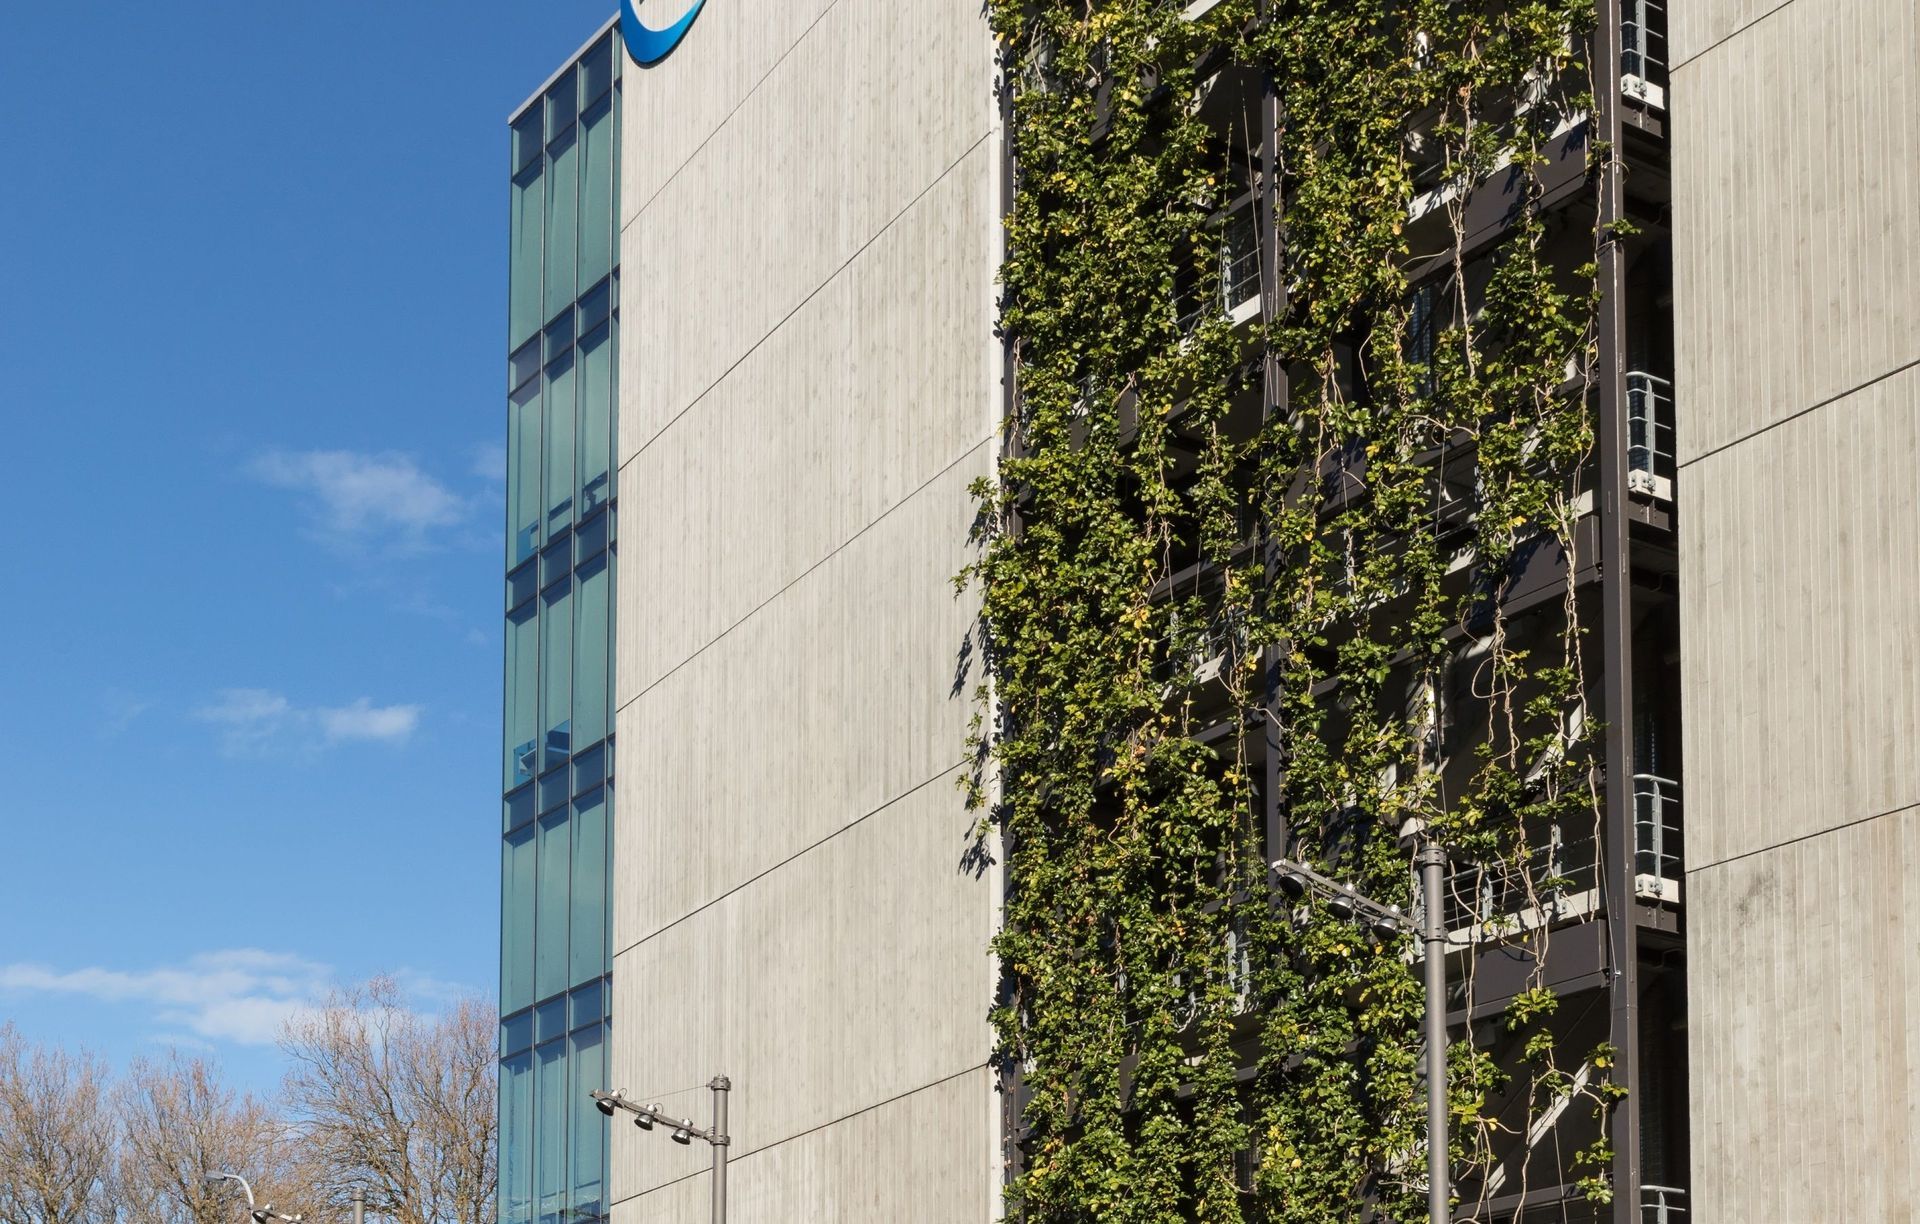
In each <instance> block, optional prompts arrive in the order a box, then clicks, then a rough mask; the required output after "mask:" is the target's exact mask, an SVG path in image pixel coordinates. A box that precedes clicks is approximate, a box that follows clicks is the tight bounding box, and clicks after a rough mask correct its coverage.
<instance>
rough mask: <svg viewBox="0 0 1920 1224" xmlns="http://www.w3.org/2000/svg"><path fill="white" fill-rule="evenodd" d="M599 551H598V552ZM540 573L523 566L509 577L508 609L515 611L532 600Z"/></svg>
mask: <svg viewBox="0 0 1920 1224" xmlns="http://www.w3.org/2000/svg"><path fill="white" fill-rule="evenodd" d="M596 551H597V550H596ZM537 577H539V573H538V572H537V571H536V570H535V568H534V567H533V566H531V565H523V566H521V567H520V568H519V569H517V570H515V571H513V572H512V573H511V574H508V575H507V607H508V609H513V608H517V607H519V606H520V605H521V604H523V603H525V602H527V601H528V600H529V599H532V598H533V596H534V592H535V591H537V590H538V589H539V584H538V583H536V582H534V579H535V578H537Z"/></svg>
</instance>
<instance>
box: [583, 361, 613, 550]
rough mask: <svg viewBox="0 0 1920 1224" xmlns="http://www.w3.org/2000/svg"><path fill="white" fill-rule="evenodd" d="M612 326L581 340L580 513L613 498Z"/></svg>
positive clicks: (590, 511)
mask: <svg viewBox="0 0 1920 1224" xmlns="http://www.w3.org/2000/svg"><path fill="white" fill-rule="evenodd" d="M611 337H612V331H611V330H610V329H609V328H605V327H602V328H597V329H595V330H594V331H592V332H589V333H588V334H587V336H586V337H585V338H584V339H582V340H581V341H580V364H581V377H580V515H581V517H582V518H584V517H586V516H587V515H589V514H592V513H593V512H594V511H595V510H597V509H599V508H600V507H601V506H602V505H604V504H606V503H607V502H608V501H609V500H611V499H612V497H613V474H612V466H613V465H612V459H613V344H612V342H611Z"/></svg>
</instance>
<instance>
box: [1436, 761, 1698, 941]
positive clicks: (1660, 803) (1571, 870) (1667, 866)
mask: <svg viewBox="0 0 1920 1224" xmlns="http://www.w3.org/2000/svg"><path fill="white" fill-rule="evenodd" d="M1633 819H1634V891H1635V893H1636V894H1637V895H1639V896H1641V897H1644V898H1648V899H1651V900H1659V901H1668V902H1676V903H1677V902H1678V901H1679V900H1680V883H1681V881H1682V880H1683V878H1684V875H1683V863H1684V861H1685V860H1684V858H1683V852H1684V841H1683V837H1682V828H1683V825H1682V821H1681V808H1680V784H1679V783H1678V782H1677V781H1675V780H1674V779H1672V778H1662V777H1658V776H1656V775H1654V774H1636V775H1634V779H1633ZM1600 883H1601V882H1600V854H1599V846H1598V844H1597V843H1596V841H1595V840H1594V835H1593V830H1592V829H1590V828H1585V829H1581V830H1579V831H1578V832H1575V831H1573V830H1570V829H1567V828H1565V827H1564V826H1560V825H1555V826H1553V827H1551V828H1549V829H1547V830H1546V831H1545V833H1544V835H1543V836H1542V837H1541V839H1540V842H1539V844H1538V845H1535V846H1532V847H1529V848H1528V850H1527V853H1526V855H1525V857H1524V858H1520V859H1517V860H1502V861H1499V862H1494V863H1457V864H1455V865H1454V868H1453V870H1452V871H1451V872H1450V873H1449V875H1448V877H1447V892H1446V896H1445V897H1444V898H1443V903H1444V906H1445V909H1444V915H1445V919H1446V927H1447V930H1449V931H1455V932H1458V931H1473V932H1475V935H1474V938H1481V937H1483V935H1484V936H1497V935H1499V934H1502V933H1515V932H1518V931H1522V930H1530V929H1533V928H1534V927H1538V926H1542V925H1547V924H1551V923H1554V922H1556V921H1559V920H1561V919H1564V918H1572V917H1578V916H1580V915H1582V914H1586V913H1591V912H1593V911H1594V910H1597V909H1599V908H1600V904H1601V902H1600V897H1601V888H1600ZM1424 904H1425V902H1424V899H1422V900H1421V901H1419V902H1416V905H1415V914H1416V918H1415V921H1416V922H1417V921H1418V920H1419V918H1418V915H1420V914H1421V913H1424Z"/></svg>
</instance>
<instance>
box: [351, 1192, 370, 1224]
mask: <svg viewBox="0 0 1920 1224" xmlns="http://www.w3.org/2000/svg"><path fill="white" fill-rule="evenodd" d="M350 1201H351V1202H352V1203H353V1224H367V1192H366V1191H365V1190H362V1189H360V1188H358V1187H355V1188H354V1191H353V1198H352V1199H351V1200H350Z"/></svg>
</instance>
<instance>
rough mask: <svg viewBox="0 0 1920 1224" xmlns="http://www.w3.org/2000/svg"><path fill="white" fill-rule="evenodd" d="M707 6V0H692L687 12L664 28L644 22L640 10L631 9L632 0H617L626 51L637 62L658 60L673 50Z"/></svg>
mask: <svg viewBox="0 0 1920 1224" xmlns="http://www.w3.org/2000/svg"><path fill="white" fill-rule="evenodd" d="M706 6H707V0H693V7H692V8H690V9H688V10H687V15H686V16H684V17H682V18H681V19H680V20H678V21H676V22H674V23H673V24H672V25H670V26H668V27H666V28H665V29H663V30H656V29H654V28H653V27H651V26H647V25H643V24H641V21H640V14H639V13H636V12H635V11H634V9H633V0H620V36H621V37H622V38H624V39H626V42H627V54H628V55H631V56H632V57H633V62H634V63H636V64H657V63H659V62H660V61H661V60H663V59H665V58H667V56H669V55H672V54H673V49H674V48H675V47H677V46H679V45H680V40H681V39H683V38H685V37H686V36H687V31H688V29H690V28H691V27H692V26H693V19H694V18H695V17H698V16H699V15H700V10H701V9H703V8H705V7H706Z"/></svg>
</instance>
